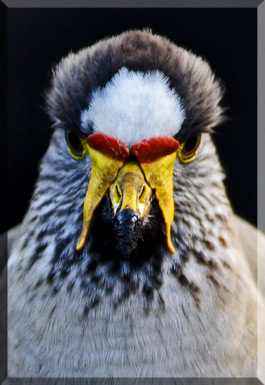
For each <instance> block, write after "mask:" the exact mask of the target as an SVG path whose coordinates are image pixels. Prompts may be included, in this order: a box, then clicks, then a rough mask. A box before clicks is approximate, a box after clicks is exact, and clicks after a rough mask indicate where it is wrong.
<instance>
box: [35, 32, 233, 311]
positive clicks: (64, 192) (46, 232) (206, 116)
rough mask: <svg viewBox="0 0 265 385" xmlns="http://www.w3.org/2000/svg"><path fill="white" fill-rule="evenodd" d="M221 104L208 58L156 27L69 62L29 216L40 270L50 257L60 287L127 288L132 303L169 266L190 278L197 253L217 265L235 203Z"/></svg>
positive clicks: (54, 95) (54, 90)
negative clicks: (227, 175)
mask: <svg viewBox="0 0 265 385" xmlns="http://www.w3.org/2000/svg"><path fill="white" fill-rule="evenodd" d="M221 97H222V90H221V87H220V84H219V82H218V81H217V80H216V79H215V77H214V75H213V74H212V72H211V70H210V68H209V66H208V64H207V63H206V62H205V61H203V60H202V59H201V58H199V57H197V56H195V55H193V54H192V53H191V52H188V51H186V50H184V49H182V48H180V47H177V46H175V45H174V44H173V43H171V42H170V41H168V40H167V39H165V38H162V37H160V36H156V35H153V34H152V33H151V32H150V31H129V32H126V33H123V34H121V35H119V36H117V37H112V38H110V39H106V40H103V41H100V42H99V43H97V44H95V45H93V46H91V47H89V48H86V49H83V50H81V51H79V52H78V53H77V54H73V53H71V54H69V56H68V57H66V58H65V59H63V60H62V61H61V62H60V63H59V65H58V66H57V67H56V68H55V70H54V72H53V77H52V85H51V88H50V90H49V91H48V93H47V97H46V102H47V109H48V112H49V114H50V116H51V119H52V121H53V126H54V134H53V137H52V140H51V144H50V147H49V149H48V151H47V153H46V155H45V156H44V158H43V161H42V163H41V172H40V176H39V180H38V182H37V186H36V189H35V193H34V196H33V199H32V203H31V209H32V210H31V213H35V214H34V215H33V214H32V216H31V217H29V219H28V223H29V225H31V224H32V223H33V222H34V223H35V228H38V231H37V232H35V240H38V242H37V241H36V247H35V250H34V253H33V255H32V258H31V260H30V261H31V262H30V263H31V265H33V264H34V263H35V262H36V261H37V260H38V259H39V258H41V256H42V254H45V253H47V250H49V253H48V254H49V258H48V260H49V266H50V267H51V269H50V273H49V279H50V280H51V281H53V282H55V286H56V287H57V288H58V287H60V285H61V282H62V281H63V279H65V277H67V276H71V279H72V281H71V282H76V281H77V280H79V282H80V285H81V286H82V287H83V288H84V290H85V292H86V293H90V297H91V298H92V297H93V295H91V293H92V292H93V293H97V294H98V293H99V291H100V292H108V293H110V292H111V290H113V287H114V286H115V284H116V283H117V282H119V284H121V285H122V287H123V289H122V298H124V297H125V296H126V295H128V293H131V292H132V291H134V290H136V288H139V287H141V290H143V291H144V292H145V294H146V296H150V297H151V296H152V292H153V290H159V287H160V286H161V285H162V282H163V274H164V273H165V269H169V270H170V271H173V272H175V274H177V276H178V278H179V279H180V280H181V279H182V281H183V280H184V281H185V279H184V278H183V276H184V275H183V271H182V269H183V266H184V265H185V263H186V262H187V261H188V260H189V259H190V258H191V255H193V256H194V258H195V259H196V260H197V262H198V263H203V264H206V265H207V264H212V265H214V264H215V262H214V261H213V258H212V257H211V253H210V250H211V249H212V250H213V249H214V248H215V247H216V242H217V238H218V239H219V240H218V242H220V238H221V236H222V231H223V230H224V228H225V223H226V217H227V215H228V206H229V203H228V202H227V200H226V195H225V190H224V187H223V173H222V170H221V167H220V165H219V162H218V159H217V156H216V153H215V147H214V145H213V143H212V140H211V137H210V133H211V130H212V128H213V127H214V126H216V125H218V124H219V123H220V122H221V121H222V108H221V107H220V100H221ZM36 224H37V225H38V226H36ZM36 249H37V250H36ZM45 255H46V254H45ZM36 256H37V257H36ZM165 266H167V268H165ZM71 282H70V280H69V285H71ZM126 293H127V294H126ZM93 298H94V302H95V303H96V302H97V300H95V298H98V296H97V295H94V297H93ZM92 302H93V301H92Z"/></svg>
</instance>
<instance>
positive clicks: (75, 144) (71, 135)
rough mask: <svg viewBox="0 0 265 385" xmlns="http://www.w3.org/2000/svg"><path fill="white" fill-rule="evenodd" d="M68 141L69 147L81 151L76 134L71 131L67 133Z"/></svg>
mask: <svg viewBox="0 0 265 385" xmlns="http://www.w3.org/2000/svg"><path fill="white" fill-rule="evenodd" d="M68 141H69V144H70V145H71V147H72V148H73V149H74V150H76V151H82V144H81V142H80V139H79V138H78V136H77V135H76V134H74V133H72V132H69V133H68Z"/></svg>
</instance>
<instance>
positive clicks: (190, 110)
mask: <svg viewBox="0 0 265 385" xmlns="http://www.w3.org/2000/svg"><path fill="white" fill-rule="evenodd" d="M122 67H126V68H127V69H129V70H133V71H142V72H145V71H154V70H158V71H161V72H162V73H163V74H164V75H165V76H166V77H168V79H169V82H170V86H171V87H172V89H174V90H175V91H176V93H177V94H178V95H180V97H181V99H182V100H183V103H184V108H185V111H186V119H185V122H184V124H183V126H182V130H181V131H180V132H179V135H178V138H177V139H178V140H181V141H182V140H184V139H186V138H187V137H188V136H189V135H191V134H192V133H195V132H198V131H200V132H204V131H209V130H211V129H212V128H213V127H214V126H216V125H218V124H219V123H220V122H221V121H222V120H223V117H222V112H223V110H222V108H221V107H220V100H221V98H222V95H223V88H222V86H221V84H220V82H219V81H218V80H217V79H216V78H215V76H214V75H213V73H212V71H211V69H210V67H209V65H208V64H207V63H206V62H205V61H204V60H202V59H201V58H200V57H198V56H195V55H194V54H193V53H191V52H188V51H187V50H185V49H183V48H180V47H177V46H176V45H174V44H173V43H172V42H170V41H169V40H168V39H166V38H164V37H161V36H158V35H154V34H152V33H151V32H150V31H146V30H145V31H129V32H125V33H123V34H121V35H119V36H116V37H112V38H109V39H106V40H102V41H100V42H99V43H97V44H95V45H93V46H91V47H88V48H85V49H83V50H81V51H79V52H78V53H77V54H74V53H71V54H69V55H68V56H67V57H66V58H65V59H63V60H62V61H61V62H60V63H59V64H58V66H57V67H56V68H55V70H54V71H53V77H52V82H51V88H50V90H49V91H48V92H47V94H46V106H47V110H48V112H49V115H50V117H51V119H52V122H53V123H54V126H55V127H61V128H65V129H68V130H75V131H76V132H78V133H79V134H81V133H82V131H81V127H80V114H81V111H83V110H84V109H85V108H86V107H87V101H88V100H89V97H90V95H91V92H92V91H93V90H95V88H97V87H104V86H105V85H106V83H107V82H109V81H110V79H111V78H112V77H113V76H114V75H115V74H116V73H117V72H118V71H119V70H120V69H121V68H122ZM86 134H87V132H86Z"/></svg>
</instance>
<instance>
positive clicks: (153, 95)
mask: <svg viewBox="0 0 265 385" xmlns="http://www.w3.org/2000/svg"><path fill="white" fill-rule="evenodd" d="M139 88H140V90H141V93H140V94H139ZM128 90H129V91H128ZM102 95H103V96H102ZM158 95H159V96H158ZM158 97H159V98H160V99H161V102H160V104H164V106H165V110H166V116H165V112H164V111H162V112H160V114H158V116H156V115H157V114H156V111H155V109H154V106H155V105H156V104H158V103H159V101H158V100H157V98H158ZM115 98H116V99H117V100H115ZM146 98H148V99H147V101H146ZM113 99H114V102H112V100H113ZM127 106H130V107H129V109H128V107H127ZM157 107H158V106H157ZM132 110H133V111H132ZM143 110H144V111H145V117H144V119H143V118H142V117H141V112H142V111H143ZM99 114H100V115H101V116H98V115H99ZM139 116H140V118H139ZM82 117H83V121H82V124H83V127H84V128H85V129H86V128H87V125H88V123H87V121H88V120H89V125H90V127H95V128H94V129H93V130H94V131H96V133H92V134H90V135H89V136H88V137H86V138H85V139H82V138H78V137H77V136H75V135H74V134H73V133H72V134H71V133H68V135H67V136H66V137H67V142H68V150H69V153H70V155H72V156H73V158H74V159H75V160H77V161H78V160H80V161H82V160H83V159H84V157H85V156H86V155H89V156H90V159H91V163H92V171H91V176H90V181H89V185H88V190H87V193H86V197H85V202H84V209H83V228H82V233H81V235H80V238H79V240H78V243H77V246H76V249H77V250H81V249H82V248H83V246H84V244H85V242H86V239H87V235H88V232H89V228H90V225H91V221H92V219H93V214H94V212H95V210H96V208H97V206H98V205H99V204H100V202H101V201H102V199H103V197H104V196H105V195H106V194H109V197H110V201H111V204H112V210H113V212H112V215H113V225H114V229H115V235H116V239H117V250H118V251H119V252H120V253H121V254H122V255H124V256H126V257H128V256H130V254H131V253H132V251H134V250H135V248H136V247H137V241H138V238H139V235H140V233H141V231H140V228H141V227H142V226H143V225H144V221H145V219H146V217H147V216H148V214H149V212H150V209H151V202H152V200H153V198H155V199H157V201H158V204H159V207H160V210H161V212H162V215H163V218H164V222H165V232H166V240H167V246H168V249H169V251H170V252H171V253H172V254H174V252H175V250H174V246H173V243H172V240H171V235H170V231H171V224H172V221H173V219H174V200H173V169H174V163H175V159H176V157H178V158H179V159H180V160H181V162H183V163H190V162H192V161H193V160H194V159H195V158H196V154H197V149H198V146H199V142H200V140H199V136H198V137H196V138H195V140H194V143H193V144H192V143H190V148H189V149H188V151H187V144H186V143H182V146H181V147H180V143H179V142H178V141H177V140H176V139H174V138H173V136H155V137H152V135H153V132H154V134H156V133H160V132H161V133H167V132H169V133H170V129H171V131H172V132H175V134H176V133H177V132H178V130H179V129H180V127H181V124H182V122H183V120H184V117H185V113H184V109H183V107H182V105H181V101H180V98H179V97H178V96H177V95H176V93H174V92H172V91H170V88H169V87H168V80H167V79H166V78H165V77H164V76H163V74H161V73H159V72H153V73H147V74H144V73H140V72H138V73H131V72H129V71H128V70H126V69H125V68H122V69H121V70H120V71H119V72H118V74H117V75H115V76H114V77H113V79H111V80H110V82H109V83H108V84H107V85H106V87H105V89H104V90H103V91H102V90H101V91H100V92H99V91H96V92H94V93H92V102H91V104H90V106H89V107H88V109H87V110H85V111H84V112H83V113H82ZM112 117H113V121H112ZM121 118H122V119H121ZM148 119H149V120H151V124H152V126H153V127H155V129H152V130H151V132H150V126H149V127H148V123H149V125H150V122H148ZM120 120H121V121H120ZM167 120H168V121H169V122H168V125H170V124H171V126H169V127H167V126H164V125H165V124H166V121H167ZM109 122H110V123H109ZM116 126H118V129H117V130H116ZM146 126H147V127H146ZM110 127H111V128H112V132H113V135H115V137H113V136H109V135H108V134H106V132H109V131H110V130H111V129H110ZM134 127H136V128H137V130H138V138H139V139H140V138H141V139H142V140H141V141H139V142H136V143H134V141H135V138H134V136H133V135H132V133H134V129H133V128H134ZM126 128H128V130H129V131H128V136H127V137H125V135H124V133H126ZM117 136H120V137H121V138H124V140H126V142H122V141H120V140H118V139H117ZM145 136H147V137H151V138H150V139H146V138H145ZM136 140H137V139H136ZM127 143H128V144H127ZM129 146H130V147H129ZM179 147H180V148H179Z"/></svg>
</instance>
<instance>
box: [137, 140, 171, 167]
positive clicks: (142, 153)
mask: <svg viewBox="0 0 265 385" xmlns="http://www.w3.org/2000/svg"><path fill="white" fill-rule="evenodd" d="M178 147H179V142H178V141H177V140H176V139H174V138H172V137H171V136H158V137H155V138H151V139H143V140H141V142H138V143H135V144H134V145H133V147H132V153H133V154H134V155H135V156H136V158H137V159H138V161H139V162H140V163H151V162H154V161H155V160H158V159H160V158H161V157H163V156H166V155H169V154H172V153H173V152H175V151H177V149H178Z"/></svg>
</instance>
